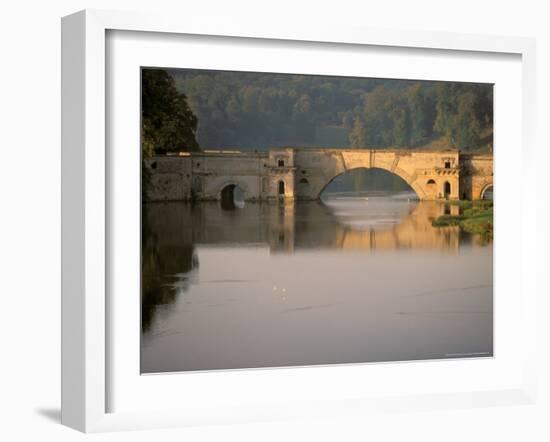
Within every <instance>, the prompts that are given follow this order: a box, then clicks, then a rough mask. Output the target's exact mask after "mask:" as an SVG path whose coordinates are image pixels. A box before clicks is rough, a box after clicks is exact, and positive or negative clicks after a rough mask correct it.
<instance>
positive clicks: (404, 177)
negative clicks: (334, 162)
mask: <svg viewBox="0 0 550 442" xmlns="http://www.w3.org/2000/svg"><path fill="white" fill-rule="evenodd" d="M360 169H364V170H374V169H378V170H384V171H386V172H388V173H390V174H392V175H395V176H398V177H399V178H401V179H402V180H403V181H404V182H405V183H407V184H408V186H409V187H410V188H411V189H412V190H413V191H414V193H416V195H417V196H418V199H425V197H426V192H425V190H424V189H423V188H422V187H421V186H420V185H419V183H417V182H415V181H412V180H411V179H410V177H409V176H408V175H407V174H405V173H399V171H397V170H393V171H392V170H390V169H386V168H383V167H366V166H356V167H352V168H350V169H345V170H342V171H338V172H336V173H335V174H333V175H332V176H329V177H328V178H325V182H324V183H323V184H321V187H320V188H319V186H318V187H317V189H315V190H314V193H313V196H314V199H319V198H321V194H322V193H323V192H324V191H325V189H326V188H327V187H328V186H329V185H330V184H331V183H332V182H333V181H334V180H335V179H337V178H338V177H340V176H342V175H344V174H346V173H348V172H351V171H353V170H360Z"/></svg>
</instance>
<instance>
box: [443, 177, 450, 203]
mask: <svg viewBox="0 0 550 442" xmlns="http://www.w3.org/2000/svg"><path fill="white" fill-rule="evenodd" d="M450 195H451V183H449V182H448V181H445V184H444V185H443V197H444V198H445V199H449V196H450Z"/></svg>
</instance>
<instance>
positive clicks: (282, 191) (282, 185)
mask: <svg viewBox="0 0 550 442" xmlns="http://www.w3.org/2000/svg"><path fill="white" fill-rule="evenodd" d="M277 193H278V194H279V195H281V196H284V194H285V182H284V181H279V187H278V189H277Z"/></svg>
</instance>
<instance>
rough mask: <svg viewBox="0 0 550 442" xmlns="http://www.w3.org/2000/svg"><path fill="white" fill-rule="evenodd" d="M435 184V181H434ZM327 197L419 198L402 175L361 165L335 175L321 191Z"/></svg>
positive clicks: (324, 198) (323, 196) (322, 196)
mask: <svg viewBox="0 0 550 442" xmlns="http://www.w3.org/2000/svg"><path fill="white" fill-rule="evenodd" d="M434 184H435V183H434ZM319 197H320V198H321V200H326V199H327V198H332V199H334V198H363V199H364V200H365V199H368V198H373V197H387V198H388V197H391V198H403V199H408V200H414V199H418V195H417V194H416V192H415V190H414V189H413V188H412V187H411V186H410V185H409V184H407V182H406V181H405V180H404V179H403V178H401V177H400V176H398V175H396V174H394V173H392V172H389V171H387V170H384V169H378V168H364V167H359V168H356V169H350V170H348V171H346V172H344V173H342V174H340V175H337V176H335V177H334V178H333V179H332V180H331V181H330V182H329V183H328V184H327V185H326V186H325V187H324V188H323V190H322V191H321V192H320V194H319Z"/></svg>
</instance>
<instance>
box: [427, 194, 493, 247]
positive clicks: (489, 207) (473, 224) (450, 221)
mask: <svg viewBox="0 0 550 442" xmlns="http://www.w3.org/2000/svg"><path fill="white" fill-rule="evenodd" d="M448 204H453V205H458V206H460V212H461V213H460V214H459V215H441V216H440V217H439V218H436V219H434V220H433V221H432V225H433V226H434V227H444V226H460V227H461V228H462V229H464V230H465V231H467V232H470V233H475V234H478V235H481V236H482V237H483V238H484V239H487V240H492V239H493V202H492V201H485V200H481V201H449V203H448Z"/></svg>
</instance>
